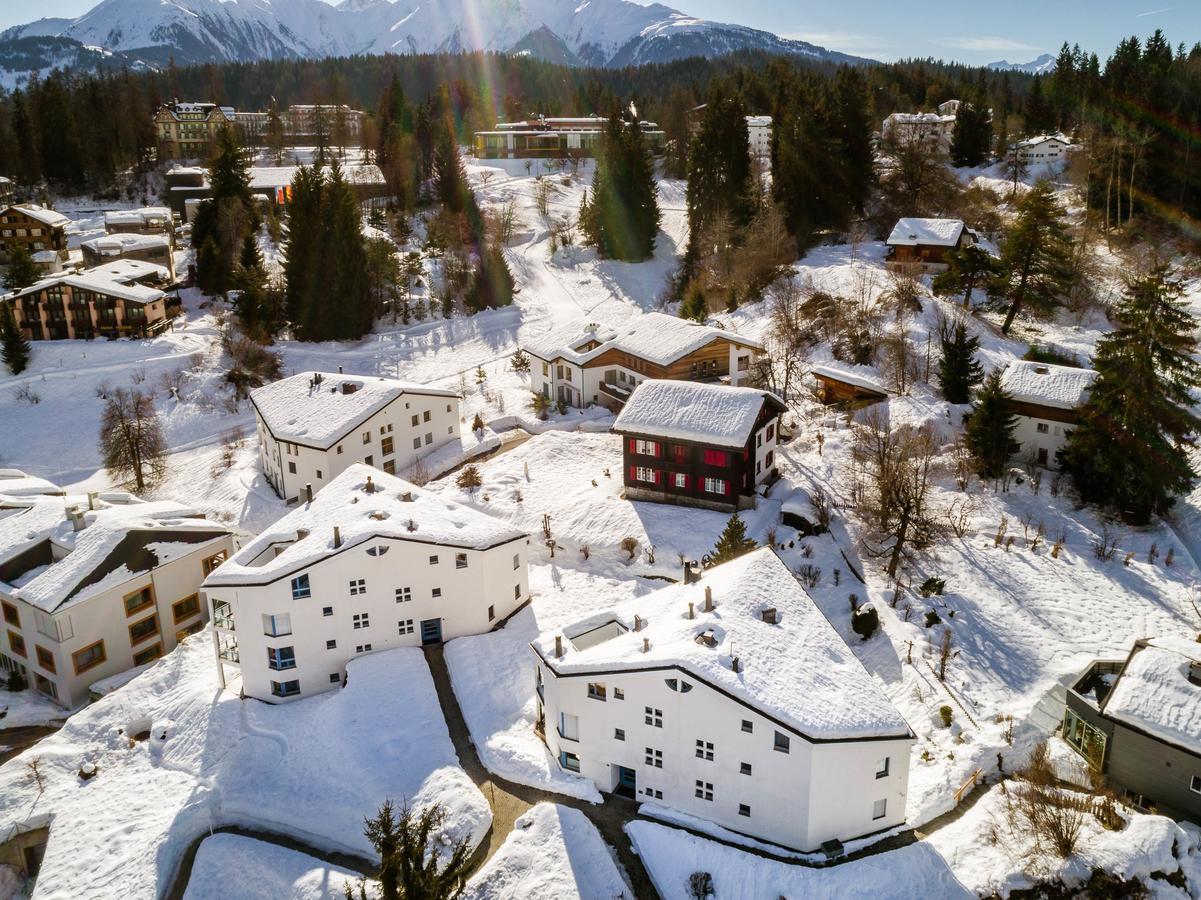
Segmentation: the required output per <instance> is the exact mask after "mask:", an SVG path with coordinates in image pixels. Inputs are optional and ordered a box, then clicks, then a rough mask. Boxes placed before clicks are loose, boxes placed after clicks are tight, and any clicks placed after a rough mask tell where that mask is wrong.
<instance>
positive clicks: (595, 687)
mask: <svg viewBox="0 0 1201 900" xmlns="http://www.w3.org/2000/svg"><path fill="white" fill-rule="evenodd" d="M606 696H607V691H606V690H605V686H604V684H603V683H602V682H599V681H593V682H589V684H588V699H589V700H604V699H606Z"/></svg>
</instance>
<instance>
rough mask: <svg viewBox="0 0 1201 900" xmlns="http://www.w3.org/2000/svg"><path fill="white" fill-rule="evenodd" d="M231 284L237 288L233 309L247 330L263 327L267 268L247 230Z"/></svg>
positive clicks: (256, 244) (252, 237)
mask: <svg viewBox="0 0 1201 900" xmlns="http://www.w3.org/2000/svg"><path fill="white" fill-rule="evenodd" d="M233 286H234V287H235V288H237V289H238V291H239V293H238V298H237V300H236V301H234V311H235V312H236V313H237V314H238V318H240V319H241V320H242V323H243V324H244V325H245V326H246V327H247V329H249V330H257V329H259V328H261V327H263V326H264V325H265V324H266V323H265V321H264V318H265V316H264V312H265V309H264V307H265V306H266V302H267V270H266V267H265V265H264V263H263V254H262V251H261V250H259V244H258V240H257V239H256V238H255V235H254V234H253V233H251V232H247V234H246V237H245V238H243V240H242V253H241V256H240V257H239V259H238V266H237V268H236V269H235V270H234V275H233Z"/></svg>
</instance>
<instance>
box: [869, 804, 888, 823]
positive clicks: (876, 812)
mask: <svg viewBox="0 0 1201 900" xmlns="http://www.w3.org/2000/svg"><path fill="white" fill-rule="evenodd" d="M887 814H888V801H887V800H877V801H876V802H875V803H874V804H872V819H873V820H875V819H883V818H884V816H886V815H887Z"/></svg>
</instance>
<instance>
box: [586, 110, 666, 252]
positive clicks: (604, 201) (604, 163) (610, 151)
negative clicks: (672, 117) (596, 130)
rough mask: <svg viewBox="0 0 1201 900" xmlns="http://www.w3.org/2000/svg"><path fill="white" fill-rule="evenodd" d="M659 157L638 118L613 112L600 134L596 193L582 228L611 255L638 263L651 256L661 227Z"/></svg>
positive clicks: (598, 245) (593, 184)
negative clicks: (656, 163) (656, 160)
mask: <svg viewBox="0 0 1201 900" xmlns="http://www.w3.org/2000/svg"><path fill="white" fill-rule="evenodd" d="M656 194H657V190H656V186H655V171H654V160H653V159H652V158H651V152H650V147H649V146H648V144H647V142H646V138H645V136H644V135H643V134H642V130H641V128H639V127H638V123H637V122H633V123H627V122H625V121H624V120H623V119H622V118H621V116H620V115H618V114H617V113H614V114H613V115H612V116H610V117H609V121H608V122H607V123H606V125H605V129H604V131H603V132H602V134H601V140H600V146H599V148H598V153H597V160H596V172H595V174H594V176H593V179H592V195H591V197H590V198H589V199H588V202H587V204H586V206H585V207H584V208H582V209H581V211H580V228H581V230H582V231H583V232H584V234H585V236H586V237H587V238H588V240H589V241H590V242H591V243H593V244H595V245H596V248H597V252H599V253H600V255H601V256H603V257H607V258H609V259H619V260H623V261H626V262H639V261H641V260H644V259H647V258H649V257H650V256H651V254H652V253H653V252H654V249H655V235H656V234H657V233H658V231H659V205H658V203H657V201H656Z"/></svg>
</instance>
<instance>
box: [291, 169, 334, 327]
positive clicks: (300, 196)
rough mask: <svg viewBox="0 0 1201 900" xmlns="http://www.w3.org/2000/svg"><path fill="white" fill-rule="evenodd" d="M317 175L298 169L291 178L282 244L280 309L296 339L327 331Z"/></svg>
mask: <svg viewBox="0 0 1201 900" xmlns="http://www.w3.org/2000/svg"><path fill="white" fill-rule="evenodd" d="M324 195H325V179H324V178H323V177H322V175H321V172H320V171H319V170H318V169H316V168H312V167H309V166H301V167H300V168H299V169H298V170H297V172H296V175H295V176H294V177H293V179H292V202H291V203H289V204H288V221H287V226H288V229H287V237H286V239H285V241H284V253H283V256H284V261H283V270H284V310H285V313H286V315H287V318H288V321H289V322H291V323H292V327H293V329H294V330H295V332H296V337H298V338H299V339H300V340H302V341H304V340H321V339H323V338H324V337H325V336H328V335H329V333H330V332H331V330H332V329H331V326H330V323H329V321H328V320H327V313H328V312H329V306H328V304H325V303H324V302H322V300H323V297H322V290H321V271H322V270H321V261H322V253H321V245H322V215H323V210H324V207H325V197H324Z"/></svg>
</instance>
